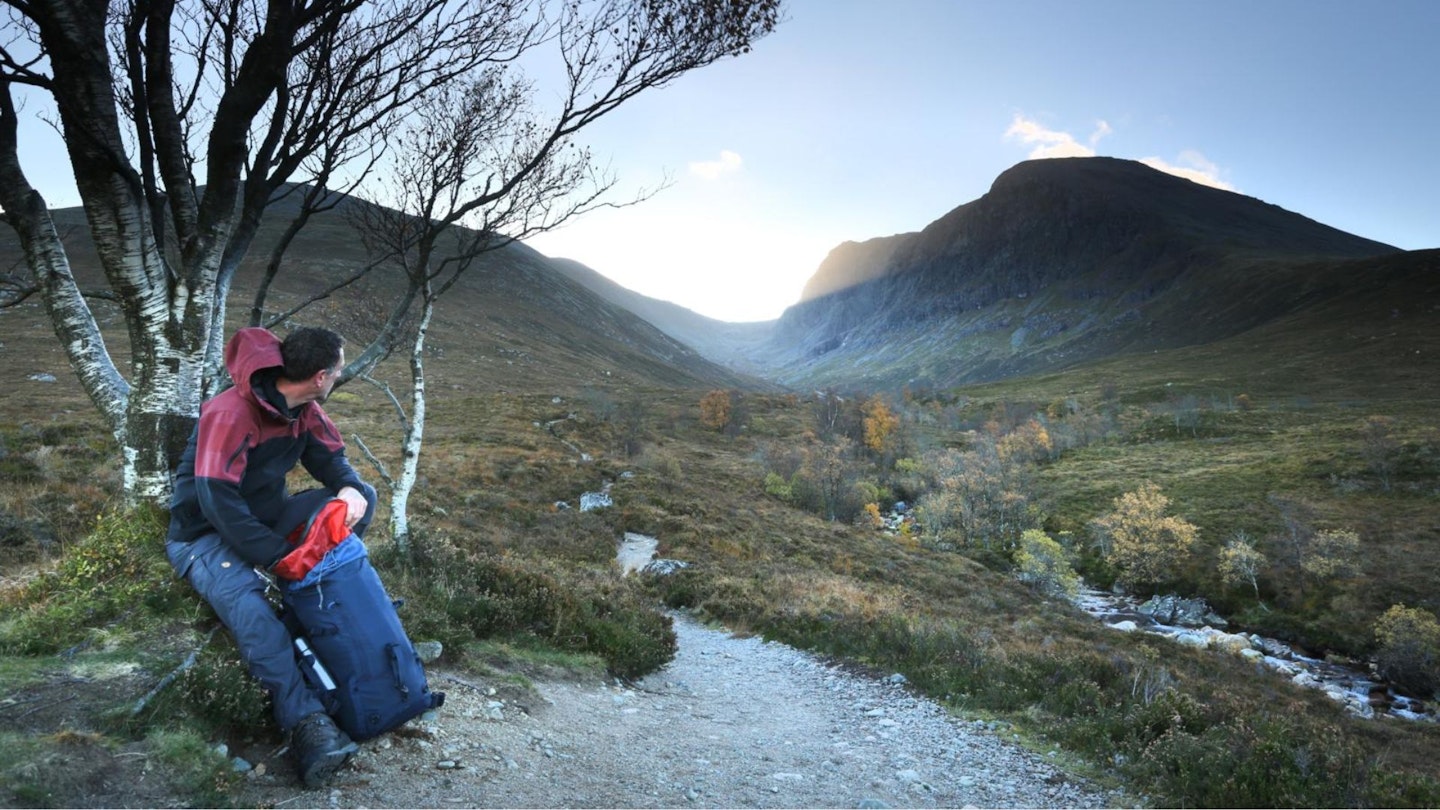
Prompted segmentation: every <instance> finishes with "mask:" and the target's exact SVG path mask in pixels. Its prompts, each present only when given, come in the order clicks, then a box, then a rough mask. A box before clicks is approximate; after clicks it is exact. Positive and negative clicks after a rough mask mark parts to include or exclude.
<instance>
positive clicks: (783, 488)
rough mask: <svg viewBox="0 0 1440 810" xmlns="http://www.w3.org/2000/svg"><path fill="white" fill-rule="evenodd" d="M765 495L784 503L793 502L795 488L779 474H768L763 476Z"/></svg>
mask: <svg viewBox="0 0 1440 810" xmlns="http://www.w3.org/2000/svg"><path fill="white" fill-rule="evenodd" d="M765 494H766V495H769V496H770V497H772V498H778V499H780V500H782V501H784V502H785V503H791V502H792V501H794V500H795V488H794V487H793V486H791V484H790V482H789V481H787V480H785V479H784V478H783V477H781V475H780V474H779V473H774V472H769V473H766V474H765Z"/></svg>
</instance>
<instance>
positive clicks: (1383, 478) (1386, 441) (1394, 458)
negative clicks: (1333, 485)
mask: <svg viewBox="0 0 1440 810" xmlns="http://www.w3.org/2000/svg"><path fill="white" fill-rule="evenodd" d="M1394 428H1395V420H1394V419H1391V418H1390V417H1388V416H1370V417H1367V418H1366V419H1365V423H1364V424H1363V425H1362V426H1361V428H1360V456H1361V457H1362V458H1363V459H1365V463H1366V464H1367V465H1368V466H1369V467H1370V471H1371V472H1373V473H1375V477H1376V478H1378V479H1380V486H1381V487H1382V488H1384V490H1385V491H1386V492H1389V491H1390V486H1391V481H1392V480H1393V478H1394V476H1395V468H1396V467H1397V466H1399V457H1400V442H1399V441H1397V440H1396V439H1395V433H1394Z"/></svg>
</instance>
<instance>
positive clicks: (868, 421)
mask: <svg viewBox="0 0 1440 810" xmlns="http://www.w3.org/2000/svg"><path fill="white" fill-rule="evenodd" d="M862 410H863V412H864V421H863V425H864V431H865V447H866V449H868V450H869V451H870V452H872V453H874V454H876V455H877V456H884V455H885V454H886V453H888V452H889V451H890V450H891V449H892V448H893V445H894V439H895V434H896V430H897V429H898V428H899V427H900V417H899V416H897V415H896V413H895V412H894V411H893V410H891V409H890V406H889V405H888V404H886V402H885V398H884V397H881V396H879V395H876V396H873V397H871V398H870V399H868V400H866V401H865V405H864V406H863V408H862Z"/></svg>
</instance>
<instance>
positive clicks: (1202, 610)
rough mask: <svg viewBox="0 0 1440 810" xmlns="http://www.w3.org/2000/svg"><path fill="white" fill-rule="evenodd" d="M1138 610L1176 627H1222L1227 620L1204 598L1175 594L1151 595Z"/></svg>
mask: <svg viewBox="0 0 1440 810" xmlns="http://www.w3.org/2000/svg"><path fill="white" fill-rule="evenodd" d="M1138 610H1139V611H1140V612H1141V613H1144V614H1145V615H1147V616H1152V617H1154V619H1155V621H1157V622H1159V623H1161V624H1168V625H1174V626H1177V627H1204V626H1205V625H1207V624H1209V625H1218V626H1220V627H1224V626H1225V625H1226V624H1228V623H1229V622H1227V621H1225V618H1224V617H1223V616H1220V615H1218V614H1217V613H1215V611H1213V610H1211V609H1210V605H1209V604H1207V603H1206V602H1205V600H1204V599H1185V598H1183V597H1180V596H1176V595H1175V594H1169V595H1166V596H1155V597H1151V598H1150V600H1149V601H1147V602H1146V603H1145V604H1143V605H1141V606H1140V607H1139V608H1138Z"/></svg>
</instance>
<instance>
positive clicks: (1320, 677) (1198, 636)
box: [1075, 587, 1440, 723]
mask: <svg viewBox="0 0 1440 810" xmlns="http://www.w3.org/2000/svg"><path fill="white" fill-rule="evenodd" d="M1075 604H1076V606H1078V607H1079V608H1080V609H1081V610H1083V611H1085V612H1086V613H1089V614H1090V615H1092V616H1094V617H1096V618H1097V619H1099V620H1101V621H1103V622H1104V623H1105V624H1106V625H1107V626H1109V627H1112V628H1115V629H1116V630H1121V631H1127V632H1145V633H1155V634H1157V635H1163V636H1166V637H1168V638H1170V639H1172V640H1173V641H1175V642H1176V643H1177V644H1184V645H1187V646H1191V647H1199V648H1205V649H1212V650H1215V651H1216V652H1217V653H1225V652H1228V653H1231V654H1235V655H1239V656H1241V657H1243V658H1247V659H1249V660H1252V661H1254V662H1255V663H1256V664H1258V665H1260V666H1263V667H1265V668H1267V669H1270V670H1273V671H1274V672H1276V673H1277V674H1279V675H1281V676H1282V677H1287V678H1289V679H1290V680H1292V681H1294V682H1295V683H1297V684H1300V685H1301V686H1307V687H1310V688H1314V689H1319V690H1321V691H1323V692H1324V693H1325V694H1327V695H1329V696H1330V697H1331V698H1333V699H1335V700H1336V701H1338V702H1340V703H1342V704H1344V705H1345V707H1346V708H1347V709H1349V710H1350V711H1351V712H1353V713H1354V714H1357V715H1359V716H1361V717H1375V716H1376V715H1377V714H1379V715H1387V716H1391V717H1400V718H1404V719H1407V720H1421V721H1428V722H1432V723H1433V722H1436V721H1437V720H1440V716H1437V714H1436V709H1435V706H1434V705H1433V704H1426V703H1423V702H1421V701H1418V700H1412V699H1411V698H1408V697H1405V696H1404V695H1399V694H1396V693H1395V691H1394V690H1393V689H1391V688H1390V687H1389V686H1387V685H1386V684H1385V683H1383V682H1381V681H1378V680H1376V679H1375V677H1374V676H1373V675H1372V674H1371V673H1370V672H1369V671H1368V670H1362V669H1360V668H1358V667H1354V666H1346V665H1343V664H1337V663H1334V662H1331V661H1324V660H1321V659H1317V658H1311V657H1309V656H1306V655H1304V654H1302V653H1301V652H1299V651H1298V650H1296V649H1295V648H1293V647H1291V646H1290V645H1288V644H1286V643H1285V642H1283V641H1277V640H1275V639H1271V638H1264V637H1262V636H1257V635H1253V634H1234V633H1226V632H1224V631H1221V630H1216V629H1214V628H1211V627H1203V628H1199V629H1196V628H1192V627H1174V626H1170V625H1164V624H1160V623H1159V622H1157V621H1155V619H1154V618H1153V617H1151V616H1149V615H1147V614H1145V613H1141V612H1140V603H1139V602H1137V601H1136V600H1135V599H1132V598H1130V597H1127V596H1121V595H1118V594H1111V593H1105V592H1103V591H1098V590H1095V589H1094V588H1088V587H1086V588H1082V589H1081V592H1080V594H1079V596H1077V597H1076V599H1075Z"/></svg>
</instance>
